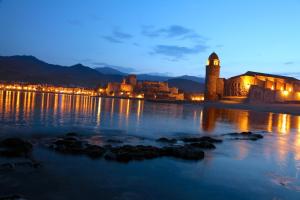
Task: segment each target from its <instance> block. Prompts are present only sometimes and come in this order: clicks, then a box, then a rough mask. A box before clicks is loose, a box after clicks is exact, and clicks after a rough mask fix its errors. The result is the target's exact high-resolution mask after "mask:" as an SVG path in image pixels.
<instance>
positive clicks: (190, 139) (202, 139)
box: [181, 136, 222, 143]
mask: <svg viewBox="0 0 300 200" xmlns="http://www.w3.org/2000/svg"><path fill="white" fill-rule="evenodd" d="M181 140H182V141H183V142H209V143H221V142H222V140H221V139H216V138H212V137H209V136H203V137H186V138H181Z"/></svg>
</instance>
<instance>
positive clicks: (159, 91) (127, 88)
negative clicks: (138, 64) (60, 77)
mask: <svg viewBox="0 0 300 200" xmlns="http://www.w3.org/2000/svg"><path fill="white" fill-rule="evenodd" d="M220 63H221V62H220V59H219V57H218V55H217V54H216V53H214V52H213V53H212V54H211V55H210V56H209V58H208V60H207V65H206V67H205V69H206V77H205V91H204V92H203V93H189V92H186V91H182V90H179V89H178V88H176V87H169V85H168V82H160V81H145V80H144V81H139V80H137V76H136V75H135V74H129V75H127V76H124V78H123V80H122V82H108V84H107V85H106V86H104V87H99V88H80V87H63V86H55V85H49V84H30V83H0V89H2V90H20V91H34V92H50V93H62V94H75V95H89V96H103V97H111V98H129V99H146V100H155V101H167V102H172V101H173V102H181V101H195V102H202V101H204V100H205V101H209V102H219V101H223V100H226V101H230V102H238V103H297V102H300V80H298V79H296V78H293V77H288V76H281V75H274V74H266V73H260V72H252V71H248V72H246V73H244V74H241V75H237V76H233V77H230V78H228V79H225V78H220V69H221V65H220Z"/></svg>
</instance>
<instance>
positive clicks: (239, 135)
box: [224, 131, 264, 141]
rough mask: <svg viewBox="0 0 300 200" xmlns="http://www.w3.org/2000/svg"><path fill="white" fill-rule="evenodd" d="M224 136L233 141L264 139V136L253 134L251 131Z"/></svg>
mask: <svg viewBox="0 0 300 200" xmlns="http://www.w3.org/2000/svg"><path fill="white" fill-rule="evenodd" d="M224 136H230V139H232V140H252V141H256V140H259V139H263V138H264V136H263V135H261V134H258V133H253V132H251V131H247V132H241V133H228V134H224Z"/></svg>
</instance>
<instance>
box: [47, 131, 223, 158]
mask: <svg viewBox="0 0 300 200" xmlns="http://www.w3.org/2000/svg"><path fill="white" fill-rule="evenodd" d="M179 140H181V141H183V142H184V144H183V145H175V143H177V141H178V140H177V139H174V138H159V139H157V140H156V141H157V142H160V143H165V144H168V146H163V147H157V146H149V145H122V146H111V145H105V146H97V145H91V144H89V143H87V142H85V141H83V140H82V139H80V137H78V136H77V135H75V134H72V135H70V134H67V135H66V136H63V137H60V138H57V139H56V140H55V141H53V143H52V144H51V145H50V147H51V148H52V149H54V150H55V151H57V152H60V153H65V154H81V155H87V156H89V157H91V158H100V157H103V158H104V159H106V160H112V161H118V162H129V161H132V160H145V159H153V158H158V157H173V158H179V159H184V160H201V159H203V158H204V152H203V150H202V149H215V148H216V147H215V145H214V144H213V143H219V142H222V140H219V139H215V138H212V137H199V138H181V139H179ZM107 142H110V143H118V144H120V143H121V142H122V141H119V140H116V141H115V140H113V141H110V140H107Z"/></svg>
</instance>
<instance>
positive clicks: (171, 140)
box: [156, 137, 177, 144]
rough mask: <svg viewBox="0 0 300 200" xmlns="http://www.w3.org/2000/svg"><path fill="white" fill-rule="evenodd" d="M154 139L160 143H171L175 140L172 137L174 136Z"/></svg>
mask: <svg viewBox="0 0 300 200" xmlns="http://www.w3.org/2000/svg"><path fill="white" fill-rule="evenodd" d="M156 141H157V142H162V143H171V144H173V143H176V142H177V140H176V139H174V138H165V137H161V138H158V139H157V140H156Z"/></svg>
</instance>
